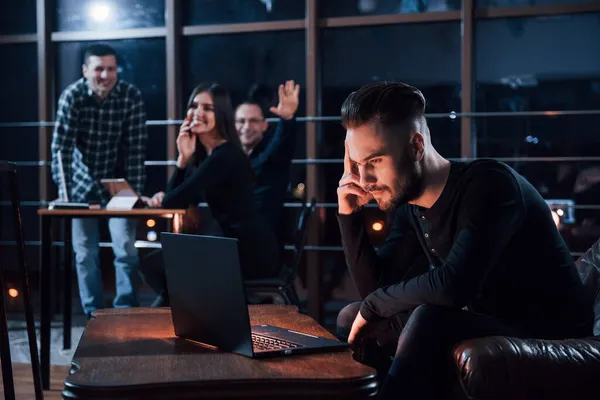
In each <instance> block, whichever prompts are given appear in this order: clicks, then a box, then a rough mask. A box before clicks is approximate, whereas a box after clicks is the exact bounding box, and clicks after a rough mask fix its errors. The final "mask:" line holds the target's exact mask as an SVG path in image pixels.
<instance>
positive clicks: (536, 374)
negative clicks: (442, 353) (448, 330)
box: [454, 336, 600, 400]
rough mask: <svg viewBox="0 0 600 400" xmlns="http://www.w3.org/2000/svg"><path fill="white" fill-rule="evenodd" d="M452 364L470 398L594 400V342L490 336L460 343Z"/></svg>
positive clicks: (598, 381) (599, 345)
mask: <svg viewBox="0 0 600 400" xmlns="http://www.w3.org/2000/svg"><path fill="white" fill-rule="evenodd" d="M454 361H455V364H456V366H457V372H458V377H459V380H460V384H461V385H462V387H463V389H464V391H465V394H466V395H467V396H468V398H470V399H486V400H495V399H499V400H500V399H511V400H520V399H523V400H525V399H547V400H549V399H565V400H566V399H578V400H584V399H598V396H600V337H589V338H584V339H567V340H538V339H516V338H512V337H506V336H491V337H484V338H478V339H471V340H467V341H465V342H462V343H461V344H459V345H458V346H457V347H456V348H455V349H454Z"/></svg>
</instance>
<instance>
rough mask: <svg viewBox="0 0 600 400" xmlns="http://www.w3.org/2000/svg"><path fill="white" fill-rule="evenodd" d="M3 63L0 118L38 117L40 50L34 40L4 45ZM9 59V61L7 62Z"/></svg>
mask: <svg viewBox="0 0 600 400" xmlns="http://www.w3.org/2000/svg"><path fill="white" fill-rule="evenodd" d="M1 49H2V57H3V59H4V60H5V62H3V63H0V76H2V80H1V82H2V90H0V104H2V107H0V121H3V122H9V121H10V122H23V121H36V120H37V118H38V82H37V49H36V44H35V43H23V44H4V45H2V47H1ZM8 60H10V62H8Z"/></svg>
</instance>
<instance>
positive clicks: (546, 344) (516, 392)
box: [453, 240, 600, 400]
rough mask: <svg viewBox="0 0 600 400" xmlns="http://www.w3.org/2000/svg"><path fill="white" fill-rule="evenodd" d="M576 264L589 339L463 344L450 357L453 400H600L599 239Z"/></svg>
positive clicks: (498, 338) (500, 339)
mask: <svg viewBox="0 0 600 400" xmlns="http://www.w3.org/2000/svg"><path fill="white" fill-rule="evenodd" d="M576 265H577V270H578V272H579V275H580V276H581V279H582V281H583V283H584V288H585V289H584V290H585V292H586V294H587V296H588V298H589V302H590V306H591V307H593V309H594V315H595V321H594V332H593V334H594V336H591V337H587V338H581V339H567V340H537V339H517V338H512V337H506V336H492V337H484V338H478V339H471V340H467V341H464V342H462V343H460V344H459V345H458V346H457V347H456V348H455V349H454V354H453V355H454V361H455V364H456V367H457V373H458V378H459V382H460V386H461V387H462V388H461V389H462V390H459V391H460V392H462V393H460V394H461V396H458V397H463V398H464V397H466V398H468V399H473V400H484V399H485V400H496V399H498V400H500V399H502V400H506V399H510V400H522V399H523V400H525V399H528V400H529V399H544V400H559V399H560V400H567V399H569V400H571V399H574V400H575V399H576V400H586V399H590V400H591V399H600V240H599V241H598V242H596V243H595V244H594V245H593V246H592V247H591V248H590V249H589V250H588V251H587V252H586V253H585V254H584V255H583V256H581V258H579V260H577V263H576ZM462 395H464V396H462Z"/></svg>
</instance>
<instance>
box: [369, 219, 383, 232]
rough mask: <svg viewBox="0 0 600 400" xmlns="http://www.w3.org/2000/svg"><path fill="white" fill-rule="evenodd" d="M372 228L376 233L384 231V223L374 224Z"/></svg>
mask: <svg viewBox="0 0 600 400" xmlns="http://www.w3.org/2000/svg"><path fill="white" fill-rule="evenodd" d="M371 228H372V229H373V230H374V231H375V232H379V231H381V230H382V229H383V222H381V221H377V222H373V225H371Z"/></svg>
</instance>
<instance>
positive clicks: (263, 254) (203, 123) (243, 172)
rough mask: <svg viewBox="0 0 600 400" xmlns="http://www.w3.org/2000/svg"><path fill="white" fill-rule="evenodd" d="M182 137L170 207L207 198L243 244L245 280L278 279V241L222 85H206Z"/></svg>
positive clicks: (166, 203)
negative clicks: (262, 210) (256, 192)
mask: <svg viewBox="0 0 600 400" xmlns="http://www.w3.org/2000/svg"><path fill="white" fill-rule="evenodd" d="M187 108H188V111H187V116H186V119H185V121H184V123H183V125H182V126H181V129H180V131H179V136H178V138H177V148H178V150H179V157H178V158H177V170H176V171H175V173H174V174H173V176H172V177H171V179H170V181H169V184H168V185H167V191H166V193H165V196H164V198H163V200H162V207H164V208H187V207H188V206H189V205H192V204H197V203H198V202H199V201H200V200H201V199H203V200H205V201H206V202H207V203H208V206H209V207H210V211H211V213H212V215H213V217H214V218H215V219H216V220H217V221H218V222H219V224H220V225H221V229H222V230H223V233H224V235H225V236H227V237H232V238H237V239H238V249H239V257H240V263H241V266H242V274H243V276H244V279H257V278H266V277H273V276H276V275H277V274H278V272H279V269H280V263H279V260H280V257H279V254H278V252H279V250H278V246H277V241H276V238H275V236H274V233H273V232H271V231H270V230H269V229H268V228H267V227H266V225H265V223H264V222H263V220H262V219H261V218H260V216H259V212H258V210H257V209H256V206H255V203H254V200H253V194H252V189H253V184H254V173H253V172H252V168H251V166H250V162H249V160H248V158H247V156H246V155H245V153H244V152H243V150H242V145H241V143H240V139H239V136H238V134H237V132H236V130H235V126H234V119H233V109H232V106H231V99H230V97H229V94H228V93H227V91H226V90H225V89H224V88H223V87H222V86H220V85H218V84H216V83H212V84H201V85H199V86H198V87H196V88H195V89H194V91H193V92H192V94H191V96H190V100H189V102H188V107H187Z"/></svg>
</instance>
